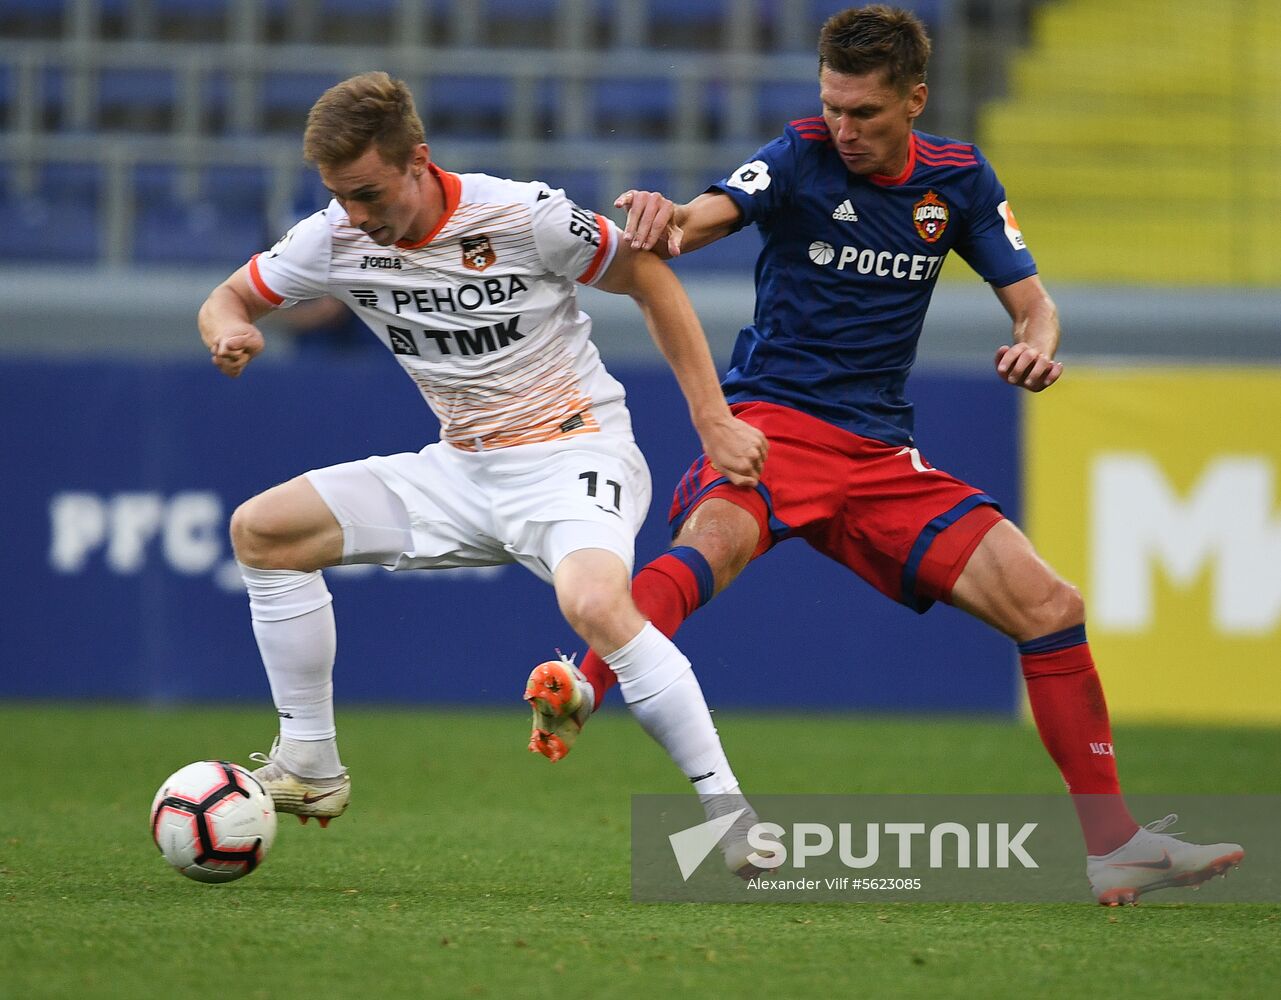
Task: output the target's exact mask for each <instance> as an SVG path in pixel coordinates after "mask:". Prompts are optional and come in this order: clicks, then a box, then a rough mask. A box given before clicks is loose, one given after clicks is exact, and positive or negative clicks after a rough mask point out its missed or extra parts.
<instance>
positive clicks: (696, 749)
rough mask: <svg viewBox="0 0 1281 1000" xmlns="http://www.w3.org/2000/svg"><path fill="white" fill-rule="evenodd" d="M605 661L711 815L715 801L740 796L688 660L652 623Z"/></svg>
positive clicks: (642, 721)
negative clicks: (731, 795)
mask: <svg viewBox="0 0 1281 1000" xmlns="http://www.w3.org/2000/svg"><path fill="white" fill-rule="evenodd" d="M604 659H605V662H606V663H608V664H609V665H610V667H611V668H612V669H613V671H614V673H615V674H617V675H618V688H619V690H620V691H621V692H622V695H623V700H624V701H625V702H627V707H628V709H629V710H630V711H631V713H632V715H634V716H635V717H636V721H637V722H639V723H640V725H641V728H642V729H644V730H645V732H647V733H649V735H650V736H651V737H653V738H654V740H655V741H656V742H657V743H658V744H659V745H660V746H661V747H662V748H663V749H664V750H666V751H667V753H668V756H670V757H671V758H672V760H673V761H675V762H676V766H677V767H679V768H680V769H681V770H682V771H683V772H684V773H685V776H686V777H688V778H689V779H690V781H691V783H692V784H693V785H694V790H695V791H696V792H697V793H698V797H699V800H700V801H701V802H702V803H703V806H704V809H705V810H707V811H708V814H709V815H712V814H713V812H715V811H716V810H715V809H714V805H715V803H716V801H717V797H719V796H724V795H729V794H737V793H738V779H737V778H735V777H734V772H733V771H732V770H731V769H730V766H729V761H728V760H727V759H726V757H725V751H724V750H723V749H721V741H720V738H719V737H718V736H717V735H716V727H715V726H714V725H713V724H712V715H711V713H710V712H709V711H708V710H707V702H706V701H704V700H703V690H702V688H700V687H699V686H698V680H697V678H695V677H694V671H693V670H692V669H690V665H689V660H687V659H685V656H684V654H682V653H681V651H680V650H679V649H677V648H676V646H675V645H673V643H672V641H671V640H670V639H668V638H667V637H666V636H665V635H663V633H662V632H660V631H658V629H656V628H655V627H654V626H653V625H652V624H651V623H649V622H646V623H645V627H644V628H643V629H641V631H640V632H639V633H637V635H636V637H635V638H633V639H632V640H631V641H630V642H629V643H627V645H625V646H623V647H622V648H620V649H617V650H615V651H614V652H613V653H610V654H609V656H606V657H605V658H604Z"/></svg>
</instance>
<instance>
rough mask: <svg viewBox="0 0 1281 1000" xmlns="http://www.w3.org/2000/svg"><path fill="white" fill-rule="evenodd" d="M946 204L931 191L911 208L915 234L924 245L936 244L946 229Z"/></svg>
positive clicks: (947, 214)
mask: <svg viewBox="0 0 1281 1000" xmlns="http://www.w3.org/2000/svg"><path fill="white" fill-rule="evenodd" d="M948 216H949V213H948V208H947V203H946V202H945V201H943V199H941V198H940V197H939V196H938V195H936V194H935V193H934V192H933V191H931V192H930V193H929V194H927V195H926V196H925V197H924V198H922V199H921V200H920V201H918V202H917V203H916V204H915V205H913V206H912V221H913V222H914V223H915V224H916V234H917V235H918V236H920V238H921V239H923V240H924V241H925V242H926V243H937V242H938V239H939V237H940V236H942V235H943V232H944V231H945V230H946V229H947V220H948Z"/></svg>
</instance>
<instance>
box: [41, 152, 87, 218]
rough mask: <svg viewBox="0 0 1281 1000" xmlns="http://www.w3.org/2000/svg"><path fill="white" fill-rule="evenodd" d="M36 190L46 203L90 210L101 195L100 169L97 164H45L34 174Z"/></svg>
mask: <svg viewBox="0 0 1281 1000" xmlns="http://www.w3.org/2000/svg"><path fill="white" fill-rule="evenodd" d="M36 187H37V190H38V191H39V193H40V196H41V197H43V198H44V199H46V200H47V201H48V202H50V203H54V204H63V203H67V204H76V205H80V206H84V207H88V208H94V207H96V206H97V205H98V203H99V199H100V198H101V196H102V187H103V169H102V167H100V166H99V165H98V164H97V163H76V162H59V161H52V162H48V163H45V164H43V165H42V166H41V168H40V170H39V171H38V173H37V181H36Z"/></svg>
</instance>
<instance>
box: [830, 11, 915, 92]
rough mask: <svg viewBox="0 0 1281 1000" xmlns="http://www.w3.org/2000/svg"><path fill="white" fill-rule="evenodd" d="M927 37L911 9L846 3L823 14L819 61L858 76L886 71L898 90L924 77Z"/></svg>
mask: <svg viewBox="0 0 1281 1000" xmlns="http://www.w3.org/2000/svg"><path fill="white" fill-rule="evenodd" d="M929 61H930V37H929V35H927V34H926V33H925V25H923V24H922V23H921V21H920V18H918V17H917V16H916V15H915V14H913V13H912V12H911V11H910V10H899V9H897V8H895V7H889V6H886V5H885V4H879V3H878V4H872V5H871V6H868V7H850V8H849V9H848V10H843V11H841V12H840V13H839V14H833V15H832V16H831V17H829V18H828V19H827V22H826V23H825V24H824V25H823V28H822V30H821V31H820V32H819V34H818V65H819V68H820V69H822V68H823V67H824V66H826V67H828V68H829V69H832V70H835V71H836V72H837V73H849V74H851V75H852V76H862V75H864V74H865V73H871V72H874V71H875V70H878V69H883V70H885V73H886V76H887V77H888V78H889V83H890V86H892V87H894V88H895V89H896V90H899V91H900V92H902V91H906V90H907V89H908V88H909V87H913V86H915V85H916V84H918V83H924V82H925V67H926V64H927V63H929Z"/></svg>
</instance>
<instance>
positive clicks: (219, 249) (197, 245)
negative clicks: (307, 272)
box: [132, 199, 276, 271]
mask: <svg viewBox="0 0 1281 1000" xmlns="http://www.w3.org/2000/svg"><path fill="white" fill-rule="evenodd" d="M275 239H276V236H275V235H273V234H269V233H268V232H267V229H266V224H265V220H264V219H263V218H262V215H261V213H254V212H236V211H223V210H221V209H220V208H219V207H218V206H217V205H215V204H214V203H213V202H211V201H196V202H179V201H176V200H172V201H171V200H162V199H157V200H156V201H154V202H147V203H143V204H139V205H138V206H137V223H136V225H135V227H134V245H133V257H132V259H133V261H134V263H137V264H169V265H173V264H206V265H210V266H212V265H219V266H222V267H226V268H227V270H228V271H230V270H231V269H232V268H235V267H239V266H240V265H241V264H243V263H244V262H245V261H247V260H248V259H249V258H250V257H251V256H253V254H255V253H257V252H258V251H260V250H262V249H263V248H264V247H265V246H269V245H270V244H271V243H272V242H274V240H275Z"/></svg>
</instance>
